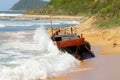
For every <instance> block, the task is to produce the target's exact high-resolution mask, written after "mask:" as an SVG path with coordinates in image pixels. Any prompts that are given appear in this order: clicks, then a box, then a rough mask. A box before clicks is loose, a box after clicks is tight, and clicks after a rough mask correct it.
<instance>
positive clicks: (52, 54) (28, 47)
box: [0, 19, 79, 80]
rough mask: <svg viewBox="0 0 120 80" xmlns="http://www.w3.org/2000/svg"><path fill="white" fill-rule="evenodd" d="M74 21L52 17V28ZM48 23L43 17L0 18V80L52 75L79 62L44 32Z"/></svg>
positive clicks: (61, 72) (70, 68) (48, 76)
mask: <svg viewBox="0 0 120 80" xmlns="http://www.w3.org/2000/svg"><path fill="white" fill-rule="evenodd" d="M77 23H78V22H75V21H62V20H53V27H58V26H61V27H63V26H68V25H76V24H77ZM41 25H42V26H41ZM49 26H50V23H49V20H46V19H45V20H17V19H0V80H38V79H46V78H52V77H55V76H57V75H60V74H64V73H66V72H69V71H73V69H74V68H73V67H75V66H77V65H79V61H78V60H77V59H75V58H74V57H73V56H72V55H70V54H68V53H67V52H62V51H60V50H59V49H58V48H57V46H56V45H55V44H54V43H53V42H52V40H51V39H50V37H49V36H48V34H47V33H46V32H45V29H46V28H49ZM29 30H32V31H29Z"/></svg>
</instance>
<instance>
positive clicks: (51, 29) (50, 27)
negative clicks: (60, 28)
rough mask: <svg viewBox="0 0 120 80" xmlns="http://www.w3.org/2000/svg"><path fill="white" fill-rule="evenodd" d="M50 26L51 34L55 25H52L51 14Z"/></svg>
mask: <svg viewBox="0 0 120 80" xmlns="http://www.w3.org/2000/svg"><path fill="white" fill-rule="evenodd" d="M50 28H51V34H52V35H53V27H52V17H51V15H50Z"/></svg>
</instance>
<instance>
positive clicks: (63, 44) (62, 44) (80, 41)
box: [57, 38, 84, 48]
mask: <svg viewBox="0 0 120 80" xmlns="http://www.w3.org/2000/svg"><path fill="white" fill-rule="evenodd" d="M83 44H84V38H78V39H77V38H76V39H70V40H63V41H57V46H58V48H66V47H71V46H80V45H83Z"/></svg>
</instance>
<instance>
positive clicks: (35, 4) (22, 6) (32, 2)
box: [11, 0, 48, 10]
mask: <svg viewBox="0 0 120 80" xmlns="http://www.w3.org/2000/svg"><path fill="white" fill-rule="evenodd" d="M47 3H48V2H45V1H42V0H19V1H18V2H17V3H16V4H15V5H13V7H12V8H11V9H12V10H26V9H30V8H40V7H43V6H44V5H46V4H47Z"/></svg>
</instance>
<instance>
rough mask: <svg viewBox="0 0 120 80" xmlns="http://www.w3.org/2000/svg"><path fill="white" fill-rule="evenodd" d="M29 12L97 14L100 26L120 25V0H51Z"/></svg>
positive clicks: (97, 22)
mask: <svg viewBox="0 0 120 80" xmlns="http://www.w3.org/2000/svg"><path fill="white" fill-rule="evenodd" d="M27 14H53V15H79V16H81V15H84V16H86V15H87V16H92V15H95V14H97V21H96V24H99V26H107V27H111V26H119V25H120V0H51V2H50V3H49V4H48V5H47V6H45V7H44V8H38V9H30V10H28V12H27Z"/></svg>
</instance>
